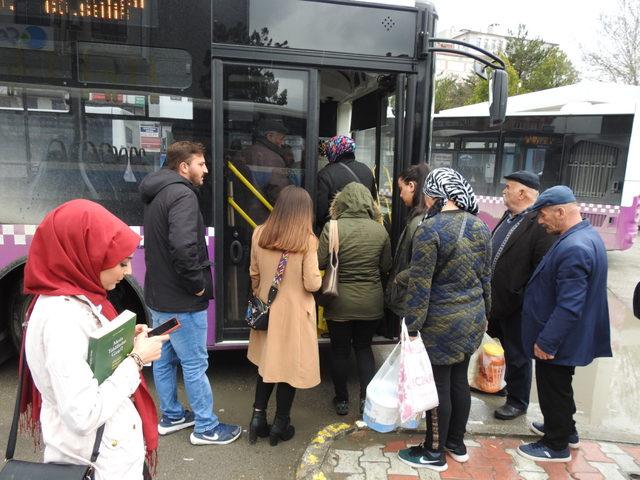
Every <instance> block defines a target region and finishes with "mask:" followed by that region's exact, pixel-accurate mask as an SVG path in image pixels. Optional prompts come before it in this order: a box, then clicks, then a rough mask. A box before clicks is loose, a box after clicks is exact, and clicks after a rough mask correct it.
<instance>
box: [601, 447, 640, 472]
mask: <svg viewBox="0 0 640 480" xmlns="http://www.w3.org/2000/svg"><path fill="white" fill-rule="evenodd" d="M620 451H622V450H620ZM607 457H609V458H613V459H614V460H615V461H616V463H617V464H618V466H619V467H620V470H622V471H623V472H636V471H638V470H640V465H638V464H637V463H636V462H635V461H634V460H633V457H632V456H631V455H628V454H626V453H607Z"/></svg>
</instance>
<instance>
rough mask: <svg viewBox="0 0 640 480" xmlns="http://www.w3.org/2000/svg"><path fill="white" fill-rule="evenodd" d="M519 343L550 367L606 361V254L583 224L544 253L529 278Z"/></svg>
mask: <svg viewBox="0 0 640 480" xmlns="http://www.w3.org/2000/svg"><path fill="white" fill-rule="evenodd" d="M522 341H523V343H524V348H525V351H527V352H529V355H530V356H531V358H534V355H533V345H534V344H535V343H537V344H538V346H539V347H540V348H541V349H542V350H543V351H544V352H546V353H548V354H551V355H554V356H555V358H554V359H553V360H549V361H548V362H549V363H551V364H555V365H569V366H584V365H588V364H589V363H591V362H592V361H593V359H594V358H597V357H610V356H611V335H610V329H609V306H608V302H607V252H606V250H605V247H604V243H603V242H602V239H601V238H600V236H599V235H598V233H597V232H596V231H595V230H594V228H593V227H592V226H591V224H590V223H589V221H588V220H583V221H582V222H580V223H579V224H577V225H575V226H573V227H572V228H570V229H569V230H568V231H566V232H565V233H564V234H563V235H561V236H560V237H559V238H558V240H557V241H556V243H555V244H554V245H553V246H552V247H551V248H550V249H549V251H548V252H547V254H546V255H545V256H544V258H543V259H542V261H541V262H540V263H539V264H538V267H537V268H536V269H535V271H534V272H533V274H532V275H531V279H530V280H529V283H528V284H527V287H526V289H525V296H524V304H523V307H522Z"/></svg>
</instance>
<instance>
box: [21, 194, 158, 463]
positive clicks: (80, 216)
mask: <svg viewBox="0 0 640 480" xmlns="http://www.w3.org/2000/svg"><path fill="white" fill-rule="evenodd" d="M140 239H141V238H140V236H139V235H138V234H136V233H134V232H133V231H132V230H131V229H130V228H129V227H128V226H127V225H126V224H125V223H124V222H122V221H121V220H120V219H118V218H117V217H115V216H114V215H113V214H111V213H110V212H109V211H108V210H106V209H105V208H104V207H102V206H100V205H98V204H97V203H93V202H90V201H88V200H72V201H70V202H67V203H64V204H62V205H60V206H59V207H57V208H56V209H54V210H52V211H51V212H49V213H48V214H47V216H46V217H45V218H44V220H43V221H42V223H41V224H40V226H39V227H38V228H37V230H36V233H35V235H34V237H33V241H32V243H31V247H30V249H29V256H28V259H27V264H26V267H25V274H24V292H25V293H30V294H33V295H35V296H36V297H35V298H34V299H33V301H32V302H31V305H30V307H29V310H28V312H27V320H28V318H29V316H30V315H31V311H32V309H33V306H34V305H35V302H36V300H37V298H38V296H39V295H52V296H53V295H84V296H85V297H86V298H87V299H88V300H89V301H90V302H91V303H93V304H94V305H96V306H98V307H101V308H102V315H104V316H105V317H106V318H107V319H108V320H113V319H114V318H115V317H116V316H117V315H118V314H117V312H116V309H115V308H114V307H113V305H112V304H111V302H109V300H108V299H107V292H106V290H105V289H104V288H103V287H102V284H101V282H100V272H101V271H102V270H106V269H109V268H112V267H114V266H116V265H117V264H118V263H119V262H121V261H123V260H124V259H125V258H126V257H127V256H129V255H131V254H132V253H133V252H134V251H135V249H136V247H137V246H138V244H139V243H140ZM59 321H60V322H63V321H64V319H60V320H59ZM25 337H26V330H25V334H24V335H23V341H22V352H21V355H24V339H25ZM25 373H26V375H25V381H24V384H23V394H22V398H21V399H20V414H21V415H22V420H23V421H22V424H23V425H26V426H27V428H28V429H29V430H30V431H31V432H32V433H33V434H34V435H37V434H38V432H39V431H40V408H41V406H42V397H41V396H40V392H39V391H38V390H37V388H36V386H35V384H34V383H33V379H32V378H31V373H30V372H29V370H28V367H27V371H26V372H25ZM132 400H133V403H134V405H135V407H136V410H137V411H138V414H139V415H140V418H141V419H142V433H143V436H144V441H145V446H146V457H147V461H148V462H149V465H150V467H151V469H152V471H153V470H154V469H155V465H156V460H157V454H156V451H157V448H158V427H157V424H158V417H157V414H156V406H155V404H154V402H153V399H152V398H151V395H150V394H149V390H148V389H147V385H146V383H145V380H144V377H143V376H142V374H140V385H139V386H138V389H137V390H136V391H135V393H134V394H133V397H132Z"/></svg>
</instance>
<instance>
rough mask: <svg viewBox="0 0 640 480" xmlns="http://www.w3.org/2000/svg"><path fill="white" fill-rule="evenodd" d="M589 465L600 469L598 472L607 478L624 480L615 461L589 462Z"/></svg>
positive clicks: (609, 479)
mask: <svg viewBox="0 0 640 480" xmlns="http://www.w3.org/2000/svg"><path fill="white" fill-rule="evenodd" d="M590 463H591V465H593V466H594V467H596V468H597V469H598V470H600V473H602V475H603V476H604V478H606V479H607V480H625V477H624V475H622V473H620V469H619V468H618V466H617V465H616V464H615V463H604V462H590Z"/></svg>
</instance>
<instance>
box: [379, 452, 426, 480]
mask: <svg viewBox="0 0 640 480" xmlns="http://www.w3.org/2000/svg"><path fill="white" fill-rule="evenodd" d="M384 456H385V457H387V458H388V459H389V463H391V466H390V467H389V471H388V473H389V475H418V474H417V473H416V471H415V469H413V468H411V467H410V466H409V465H407V464H406V463H403V462H401V461H400V459H399V458H398V454H397V453H385V454H384Z"/></svg>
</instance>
